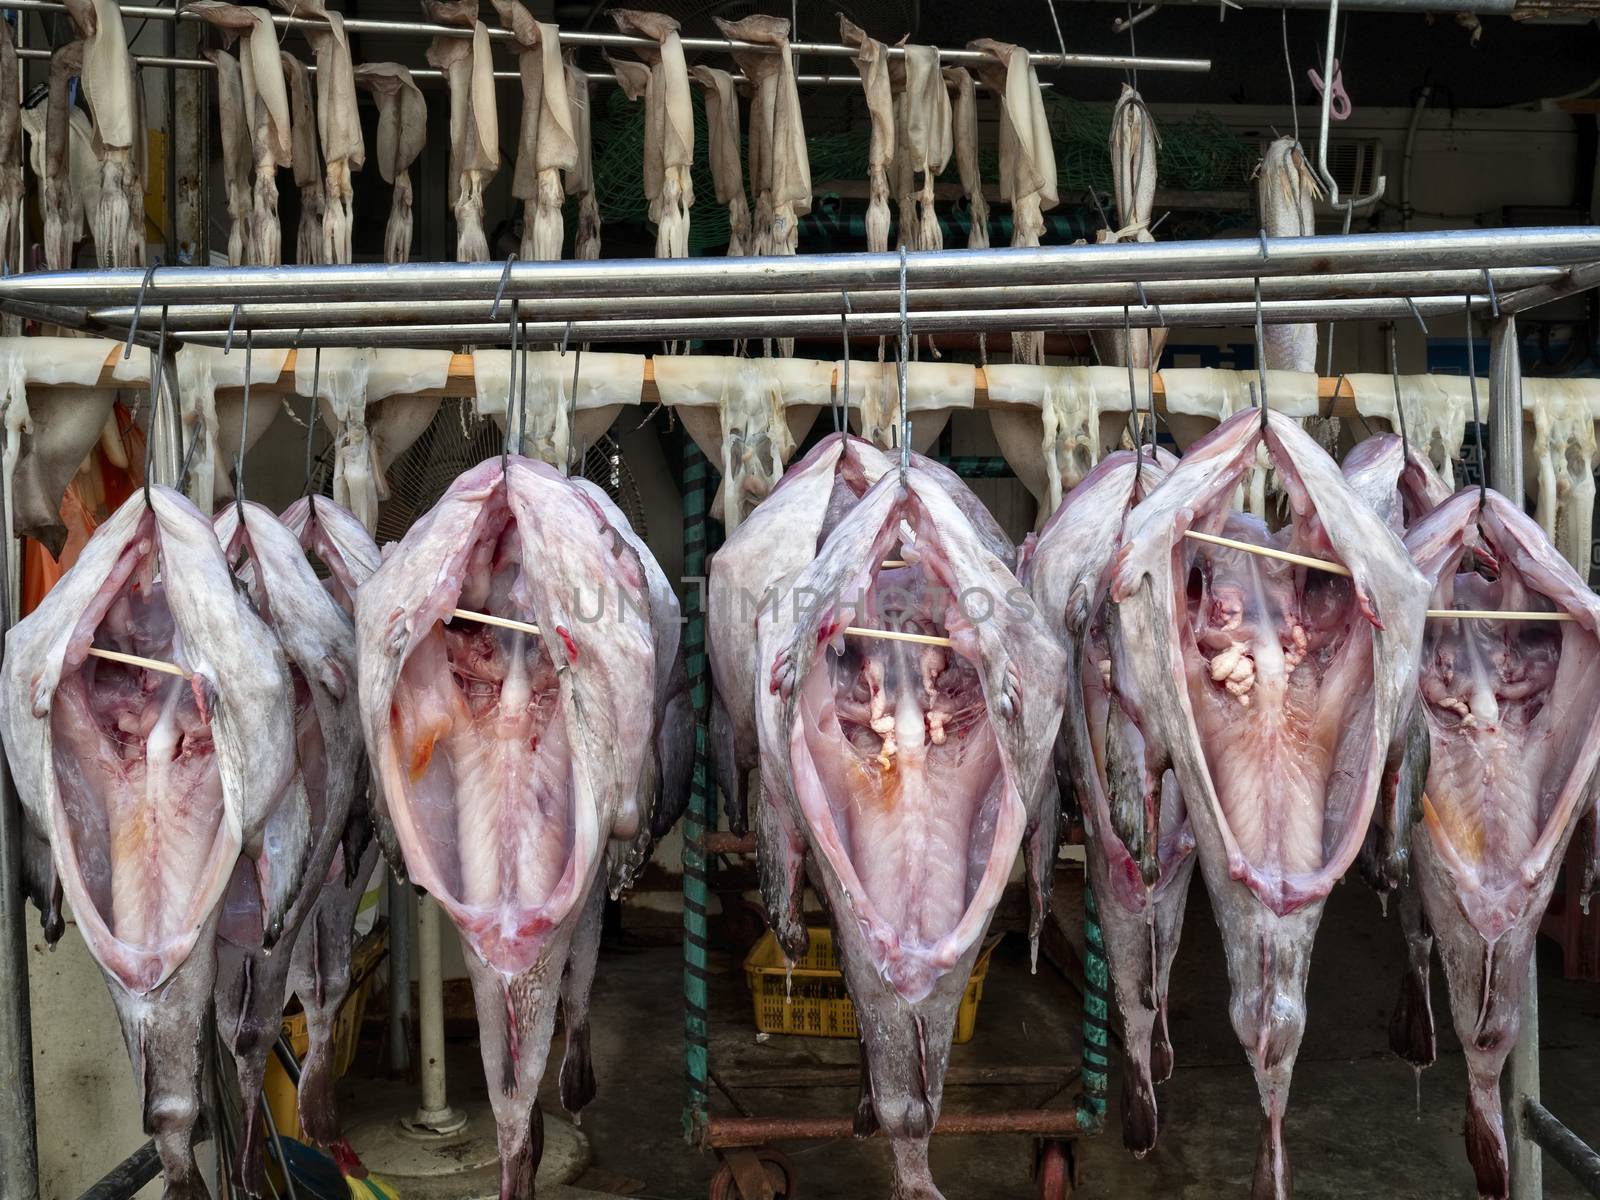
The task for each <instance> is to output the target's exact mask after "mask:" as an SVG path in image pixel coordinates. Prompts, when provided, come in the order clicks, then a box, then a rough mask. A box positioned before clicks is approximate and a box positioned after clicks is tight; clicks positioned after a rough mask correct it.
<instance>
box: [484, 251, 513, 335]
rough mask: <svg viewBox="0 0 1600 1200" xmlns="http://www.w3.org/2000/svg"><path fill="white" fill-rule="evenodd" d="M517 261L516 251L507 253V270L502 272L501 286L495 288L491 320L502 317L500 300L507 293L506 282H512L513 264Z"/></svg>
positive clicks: (490, 312)
mask: <svg viewBox="0 0 1600 1200" xmlns="http://www.w3.org/2000/svg"><path fill="white" fill-rule="evenodd" d="M516 261H517V256H516V255H515V254H514V253H513V254H508V255H506V266H505V270H503V271H501V272H500V286H499V287H497V288H495V290H494V304H492V305H491V306H490V308H489V320H491V321H498V320H499V319H500V301H501V299H502V298H503V297H504V296H505V294H506V284H507V283H509V282H511V264H512V263H514V262H516Z"/></svg>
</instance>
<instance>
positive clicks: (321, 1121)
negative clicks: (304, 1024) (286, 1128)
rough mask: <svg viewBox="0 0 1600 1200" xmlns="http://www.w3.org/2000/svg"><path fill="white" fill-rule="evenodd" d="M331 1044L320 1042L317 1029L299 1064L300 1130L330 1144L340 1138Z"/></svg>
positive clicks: (317, 1141)
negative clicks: (334, 1096)
mask: <svg viewBox="0 0 1600 1200" xmlns="http://www.w3.org/2000/svg"><path fill="white" fill-rule="evenodd" d="M331 1050H332V1047H331V1046H330V1045H328V1044H326V1043H320V1044H319V1039H318V1038H317V1037H316V1035H315V1033H313V1035H312V1041H311V1046H310V1048H309V1049H308V1050H307V1051H306V1057H305V1061H304V1062H303V1063H302V1064H301V1066H300V1088H299V1097H298V1099H299V1111H300V1133H301V1136H302V1137H304V1138H305V1140H307V1141H309V1142H311V1143H313V1144H315V1145H318V1146H327V1145H331V1144H332V1143H333V1142H335V1141H337V1140H338V1138H339V1117H338V1113H337V1111H336V1110H335V1108H334V1102H333V1055H332V1053H331Z"/></svg>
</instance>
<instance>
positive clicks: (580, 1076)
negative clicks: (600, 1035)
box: [561, 1020, 595, 1116]
mask: <svg viewBox="0 0 1600 1200" xmlns="http://www.w3.org/2000/svg"><path fill="white" fill-rule="evenodd" d="M594 1096H595V1082H594V1059H593V1058H592V1057H591V1056H590V1053H589V1022H588V1021H587V1020H585V1021H583V1022H582V1023H581V1024H577V1025H574V1024H570V1023H569V1024H568V1025H567V1050H566V1053H565V1054H564V1055H562V1057H561V1107H562V1108H564V1109H566V1110H567V1111H568V1112H569V1113H572V1114H573V1115H574V1116H576V1115H577V1114H578V1113H580V1112H582V1111H583V1109H584V1108H585V1107H586V1106H587V1105H588V1104H589V1102H590V1101H591V1100H593V1099H594Z"/></svg>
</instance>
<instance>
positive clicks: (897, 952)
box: [756, 459, 1066, 1200]
mask: <svg viewBox="0 0 1600 1200" xmlns="http://www.w3.org/2000/svg"><path fill="white" fill-rule="evenodd" d="M925 462H926V460H923V459H919V460H917V461H914V462H913V463H912V464H911V465H910V467H909V470H907V471H905V472H900V471H894V470H891V471H888V472H886V473H884V474H883V475H882V476H881V477H880V478H879V479H878V481H877V482H876V483H874V484H873V485H872V486H871V487H870V488H869V489H868V490H867V491H866V493H865V494H864V495H862V496H861V497H860V499H859V500H857V501H856V502H855V503H854V504H853V505H852V506H851V507H850V508H848V510H847V511H845V512H844V513H843V514H842V515H841V516H840V517H839V519H838V522H837V524H834V525H833V527H832V529H831V531H825V535H826V536H825V540H823V541H822V542H821V543H820V544H816V543H813V544H812V545H813V546H814V547H815V552H816V558H815V560H814V561H812V562H810V563H808V564H807V565H806V566H804V567H803V568H802V569H801V570H800V571H799V572H798V573H796V574H794V575H792V576H790V577H788V578H786V579H780V580H778V581H777V587H778V589H779V592H780V601H779V602H778V603H776V604H774V605H773V606H772V607H771V608H770V609H768V610H767V611H766V612H764V613H762V614H761V616H760V617H759V618H758V620H757V625H756V631H757V643H758V644H757V655H758V658H757V662H758V664H759V666H760V671H759V674H758V678H757V680H756V683H757V693H756V713H757V722H758V730H759V744H760V753H761V764H762V779H763V781H764V782H763V788H764V789H766V790H767V791H768V795H767V796H766V797H765V798H764V799H763V803H762V813H761V816H762V821H763V822H764V823H765V822H770V823H771V824H769V825H767V827H765V828H763V829H762V831H761V835H760V839H759V840H760V848H761V852H762V854H763V855H766V854H768V853H769V852H772V853H774V854H775V855H776V858H775V862H774V866H775V867H779V868H783V869H775V870H769V869H768V867H767V865H766V864H765V863H763V868H762V874H763V879H762V882H763V887H764V889H770V890H771V892H772V894H771V895H770V896H769V898H768V903H769V904H770V905H772V906H773V907H774V908H775V909H776V910H777V911H779V912H780V913H783V914H786V915H787V914H793V915H794V916H796V917H797V916H798V915H799V914H798V906H799V898H798V894H799V891H800V879H799V875H798V871H797V870H796V869H795V868H796V867H797V865H798V864H799V863H801V862H808V863H809V866H810V878H811V882H812V884H813V886H814V887H815V888H816V889H817V891H818V892H819V894H821V895H822V896H823V897H824V898H825V901H826V903H827V906H828V908H829V910H830V912H831V914H832V918H833V925H834V937H835V945H836V947H837V948H838V951H839V958H840V965H841V967H842V969H843V972H844V978H845V983H846V985H847V987H848V988H849V991H850V995H851V999H852V1000H853V1001H854V1003H855V1008H856V1012H857V1021H858V1024H859V1026H860V1030H861V1040H862V1056H863V1061H864V1063H865V1065H866V1070H865V1072H864V1078H863V1081H862V1100H861V1104H860V1106H859V1107H858V1109H857V1117H856V1129H857V1132H858V1133H862V1134H865V1133H870V1132H871V1131H872V1130H873V1129H874V1128H876V1129H880V1130H882V1132H883V1133H884V1134H886V1135H887V1136H888V1138H889V1139H890V1142H891V1145H892V1147H893V1153H894V1159H895V1169H894V1173H895V1182H894V1187H893V1191H892V1195H894V1196H895V1197H897V1198H902V1200H938V1197H939V1196H940V1194H941V1193H940V1192H939V1190H938V1188H937V1187H936V1186H935V1185H934V1182H933V1178H932V1175H931V1173H930V1170H929V1165H928V1139H929V1135H930V1134H931V1133H932V1130H933V1126H934V1124H935V1122H936V1121H937V1120H938V1116H939V1107H940V1102H941V1099H942V1096H943V1091H944V1074H945V1068H946V1065H947V1064H948V1061H949V1055H950V1043H951V1037H952V1035H953V1033H954V1031H955V1020H956V1010H957V1008H958V1007H959V1005H960V1003H961V997H962V995H963V993H964V992H965V991H966V988H967V981H968V978H969V976H970V974H971V971H972V967H973V964H974V963H975V962H976V960H977V957H978V955H979V952H980V951H981V950H982V947H983V941H984V934H985V932H986V931H987V929H988V926H989V921H990V919H991V918H992V917H993V915H994V909H995V906H996V905H997V903H998V902H999V899H1000V895H1001V892H1002V891H1003V889H1004V887H1005V884H1006V880H1007V878H1008V877H1009V875H1010V872H1011V867H1012V864H1013V863H1014V862H1015V861H1016V858H1017V854H1018V851H1019V850H1023V848H1024V846H1026V850H1025V851H1024V860H1025V862H1026V864H1027V867H1028V876H1029V882H1030V896H1031V901H1032V904H1031V907H1032V916H1033V926H1032V933H1033V936H1034V937H1035V939H1036V938H1037V935H1038V930H1039V928H1040V926H1041V924H1042V921H1043V914H1044V910H1045V907H1046V905H1047V904H1048V895H1049V885H1050V882H1051V878H1052V871H1053V869H1054V863H1055V853H1056V832H1057V810H1058V804H1057V800H1056V796H1055V794H1054V788H1053V787H1052V786H1050V784H1051V782H1052V781H1051V780H1050V778H1049V770H1048V768H1049V764H1050V754H1051V745H1052V743H1053V741H1054V738H1055V735H1056V732H1057V730H1058V729H1059V727H1060V722H1061V712H1062V703H1063V699H1064V696H1065V690H1066V685H1065V675H1066V655H1065V654H1064V653H1063V652H1062V650H1061V649H1060V648H1059V647H1058V646H1057V645H1056V643H1055V641H1054V640H1053V639H1052V638H1051V636H1050V633H1049V630H1048V629H1047V628H1046V626H1045V623H1044V620H1043V618H1042V617H1041V616H1040V614H1039V612H1038V609H1037V608H1036V607H1035V606H1034V604H1033V601H1032V599H1031V598H1030V597H1029V596H1028V594H1027V592H1026V590H1025V589H1023V588H1022V587H1021V585H1020V584H1018V583H1017V580H1016V577H1015V576H1014V575H1013V574H1012V573H1011V570H1010V569H1009V567H1008V565H1007V563H1006V561H1004V560H1003V559H1002V558H1001V557H999V556H997V555H995V554H994V553H993V551H992V549H991V547H990V544H989V538H988V537H987V536H986V534H985V532H984V531H983V529H982V528H980V526H979V525H978V524H977V523H975V522H974V521H973V520H972V519H971V517H970V516H969V515H968V514H969V512H970V511H971V508H972V507H973V505H974V504H975V503H976V501H975V498H971V493H970V492H969V493H967V497H968V498H963V500H961V501H959V502H958V500H957V497H956V493H957V491H958V490H959V491H962V492H965V491H966V487H965V485H964V484H961V483H960V482H959V481H956V480H954V478H953V477H952V476H949V475H948V473H945V472H935V471H932V470H929V469H928V468H927V467H926V466H925V465H923V464H924V463H925ZM782 494H783V489H782V488H781V487H780V489H779V490H778V491H776V492H774V494H773V498H774V499H775V498H777V497H778V496H781V495H782ZM769 503H771V501H770V500H769ZM757 511H758V512H759V511H760V510H757ZM789 536H790V537H792V536H793V535H792V534H790V535H789ZM885 560H888V561H890V562H891V563H904V564H905V565H903V566H900V565H891V566H884V565H883V564H884V562H885ZM802 597H805V598H807V599H806V602H805V603H803V604H801V603H793V602H792V601H797V600H799V599H800V598H802ZM957 598H959V602H958V601H957ZM858 625H864V626H868V627H874V628H887V629H893V630H897V631H900V632H905V633H913V634H920V635H925V636H928V635H931V636H935V637H948V638H949V639H950V645H949V646H947V647H946V646H942V645H927V644H916V643H913V642H907V641H903V640H902V641H897V640H886V639H881V638H864V637H861V636H860V635H856V634H851V633H848V632H847V629H848V628H850V627H853V626H858ZM773 793H776V794H775V795H774V794H773ZM774 825H775V826H776V827H775V828H774V827H773V826H774ZM775 928H776V932H777V933H778V934H779V936H780V938H782V939H783V946H784V950H785V953H786V954H788V956H789V957H790V958H791V959H793V958H797V957H798V956H799V951H801V950H803V949H804V948H805V946H806V944H807V938H806V931H805V929H804V926H803V925H801V926H799V927H798V929H797V928H795V926H794V925H793V924H792V923H789V922H788V921H787V920H786V923H785V924H783V925H780V926H777V927H775Z"/></svg>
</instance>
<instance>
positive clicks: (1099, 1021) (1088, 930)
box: [1078, 872, 1111, 1134]
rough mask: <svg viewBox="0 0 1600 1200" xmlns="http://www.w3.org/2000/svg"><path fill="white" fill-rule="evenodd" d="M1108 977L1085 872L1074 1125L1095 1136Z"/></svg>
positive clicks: (1100, 1117) (1102, 1104) (1102, 1099)
mask: <svg viewBox="0 0 1600 1200" xmlns="http://www.w3.org/2000/svg"><path fill="white" fill-rule="evenodd" d="M1110 987H1111V975H1110V971H1109V970H1108V969H1107V968H1106V945H1105V941H1104V939H1103V938H1102V937H1101V935H1100V909H1099V907H1098V906H1097V905H1096V904H1095V900H1094V887H1093V886H1092V885H1091V884H1090V883H1089V876H1088V873H1087V872H1085V873H1084V878H1083V1094H1082V1095H1081V1096H1079V1097H1078V1124H1079V1127H1080V1128H1081V1129H1082V1130H1083V1132H1084V1133H1086V1134H1093V1133H1098V1132H1099V1131H1100V1126H1101V1125H1102V1124H1103V1123H1104V1122H1105V1119H1106V1087H1107V1075H1108V1073H1109V1071H1110V1067H1111V1059H1110V1056H1109V1053H1108V1050H1109V1042H1110V1034H1109V1032H1108V1030H1107V1021H1108V1016H1109V1012H1108V1008H1107V999H1108V996H1109V994H1110Z"/></svg>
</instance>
